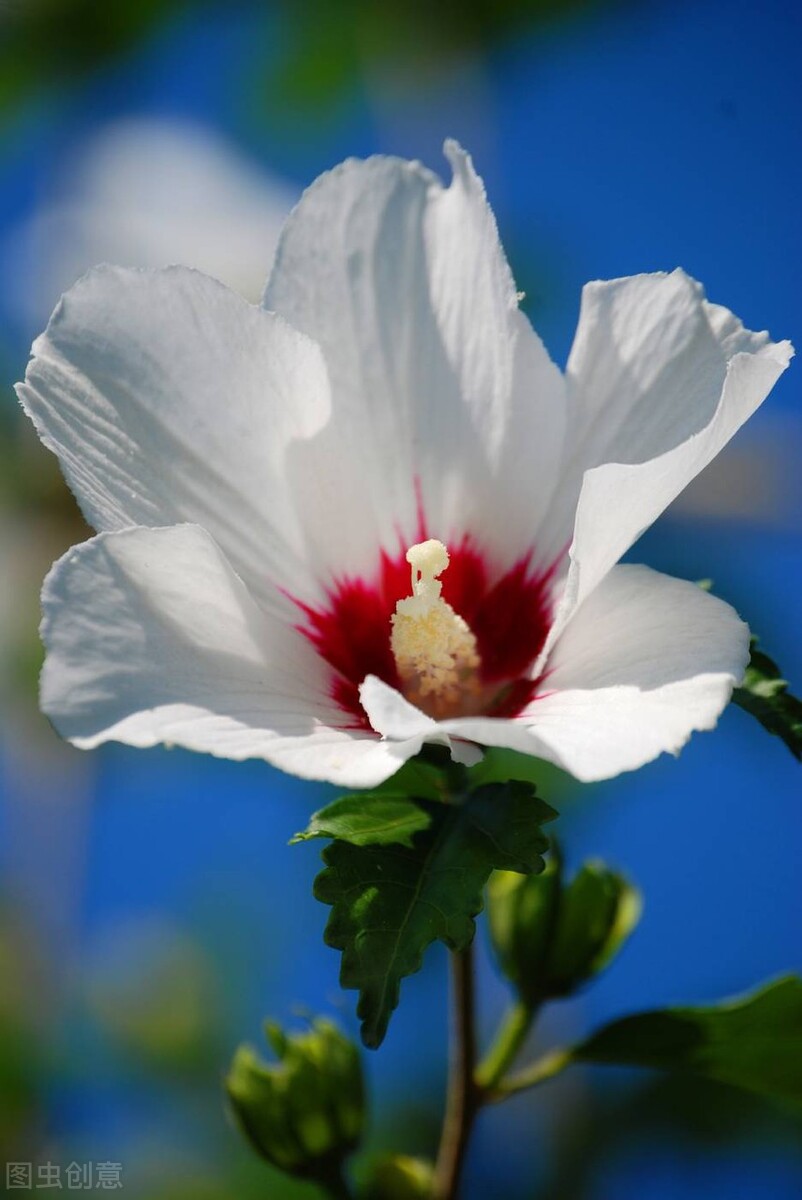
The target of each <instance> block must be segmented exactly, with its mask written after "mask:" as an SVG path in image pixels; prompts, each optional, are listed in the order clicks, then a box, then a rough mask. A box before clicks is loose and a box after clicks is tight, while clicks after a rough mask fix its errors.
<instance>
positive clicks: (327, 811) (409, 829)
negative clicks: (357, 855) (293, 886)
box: [290, 792, 432, 846]
mask: <svg viewBox="0 0 802 1200" xmlns="http://www.w3.org/2000/svg"><path fill="white" fill-rule="evenodd" d="M431 819H432V818H431V815H430V814H429V812H427V810H426V809H425V808H421V806H420V805H419V804H416V803H415V801H414V800H411V799H409V798H408V797H406V796H382V795H377V794H375V793H371V792H369V793H363V794H357V795H355V796H341V797H340V799H339V800H335V801H333V803H331V804H327V805H326V807H325V808H321V810H320V812H316V813H314V815H313V816H312V818H311V820H310V821H309V824H308V826H307V827H306V829H305V830H304V831H303V832H302V833H296V835H295V837H294V838H292V839H291V842H290V845H292V844H293V843H294V842H305V841H309V840H310V839H311V838H319V837H326V838H339V839H340V840H341V841H343V842H350V843H351V845H352V846H369V845H380V846H385V845H388V844H389V843H392V842H395V843H397V844H398V845H400V846H411V845H412V838H413V835H414V834H416V833H420V832H421V831H422V830H424V829H427V828H428V826H429V825H430V824H431Z"/></svg>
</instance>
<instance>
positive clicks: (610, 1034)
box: [570, 976, 802, 1106]
mask: <svg viewBox="0 0 802 1200" xmlns="http://www.w3.org/2000/svg"><path fill="white" fill-rule="evenodd" d="M570 1058H571V1061H574V1062H594V1063H612V1064H615V1065H618V1066H633V1067H654V1068H658V1069H663V1070H668V1071H689V1072H692V1073H694V1074H696V1075H702V1076H704V1077H705V1078H707V1079H715V1080H718V1081H719V1082H720V1083H729V1084H734V1085H735V1086H737V1087H742V1088H746V1089H747V1090H748V1091H752V1092H758V1093H760V1094H761V1095H764V1096H771V1097H773V1098H774V1099H776V1100H783V1101H786V1102H791V1103H792V1104H795V1105H798V1106H802V979H799V978H797V977H796V976H787V977H786V978H784V979H779V980H777V981H776V982H775V983H770V984H768V985H767V986H765V987H763V988H761V989H759V990H758V991H756V992H752V993H751V995H748V996H745V997H743V998H742V999H739V1000H735V1001H731V1002H729V1003H725V1004H719V1005H712V1006H710V1007H703V1008H668V1009H664V1010H662V1011H657V1012H648V1013H640V1014H638V1015H636V1016H632V1017H624V1018H623V1019H622V1020H620V1021H614V1022H613V1023H612V1024H611V1025H607V1026H605V1028H603V1029H601V1030H600V1031H599V1032H598V1033H596V1034H594V1035H593V1036H592V1037H590V1038H589V1039H588V1040H587V1041H586V1042H583V1043H582V1044H581V1045H579V1046H576V1047H574V1048H573V1049H572V1050H571V1052H570Z"/></svg>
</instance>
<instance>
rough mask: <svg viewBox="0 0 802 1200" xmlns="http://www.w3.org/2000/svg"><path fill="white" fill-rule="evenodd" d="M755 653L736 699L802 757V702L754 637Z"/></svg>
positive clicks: (794, 754) (741, 706) (752, 655)
mask: <svg viewBox="0 0 802 1200" xmlns="http://www.w3.org/2000/svg"><path fill="white" fill-rule="evenodd" d="M751 647H752V653H751V657H750V659H749V666H748V667H747V668H746V675H745V676H744V681H743V683H742V684H741V686H740V687H737V688H736V689H735V691H734V692H733V693H732V699H733V701H734V703H735V704H737V705H738V706H739V707H740V708H743V709H745V710H746V712H748V713H751V714H752V716H753V717H757V719H758V721H760V724H761V725H762V726H763V728H764V729H767V730H768V732H769V733H773V734H775V735H776V736H777V737H779V738H782V740H783V741H784V742H785V744H786V746H787V747H788V749H789V750H790V751H791V753H792V754H793V756H794V758H796V759H802V701H800V700H798V699H797V698H796V696H792V695H791V693H790V692H789V691H788V682H787V680H785V679H783V677H782V674H781V673H780V668H779V667H778V666H777V664H776V663H775V662H773V661H772V660H771V659H770V658H769V656H768V655H767V654H764V653H763V651H762V650H758V648H757V638H752V643H751Z"/></svg>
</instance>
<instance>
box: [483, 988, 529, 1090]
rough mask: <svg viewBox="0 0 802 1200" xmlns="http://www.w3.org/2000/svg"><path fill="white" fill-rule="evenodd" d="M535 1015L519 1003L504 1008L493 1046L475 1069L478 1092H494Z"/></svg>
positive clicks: (521, 1043) (513, 1059)
mask: <svg viewBox="0 0 802 1200" xmlns="http://www.w3.org/2000/svg"><path fill="white" fill-rule="evenodd" d="M535 1013H536V1009H534V1008H532V1007H530V1006H529V1005H527V1004H524V1003H523V1002H522V1001H520V1000H519V1001H518V1002H517V1003H515V1004H513V1005H511V1006H510V1007H509V1008H508V1009H507V1012H506V1014H505V1016H504V1019H503V1021H502V1023H501V1026H500V1027H499V1030H498V1033H497V1034H496V1038H495V1041H494V1042H493V1045H492V1046H491V1047H490V1049H489V1050H488V1052H487V1054H486V1055H485V1056H484V1058H483V1059H482V1061H481V1062H480V1063H479V1065H478V1067H477V1068H476V1073H475V1079H476V1084H477V1086H478V1087H479V1089H480V1090H481V1091H482V1092H492V1091H494V1090H495V1089H496V1087H497V1086H498V1084H499V1083H500V1081H501V1080H502V1078H503V1077H504V1076H505V1075H506V1073H507V1071H508V1070H509V1069H510V1067H511V1066H512V1064H513V1062H514V1061H515V1058H516V1056H517V1054H518V1051H519V1050H520V1049H521V1047H522V1046H523V1044H524V1042H525V1040H526V1035H527V1034H528V1033H529V1030H530V1029H531V1027H532V1022H533V1021H534V1019H535Z"/></svg>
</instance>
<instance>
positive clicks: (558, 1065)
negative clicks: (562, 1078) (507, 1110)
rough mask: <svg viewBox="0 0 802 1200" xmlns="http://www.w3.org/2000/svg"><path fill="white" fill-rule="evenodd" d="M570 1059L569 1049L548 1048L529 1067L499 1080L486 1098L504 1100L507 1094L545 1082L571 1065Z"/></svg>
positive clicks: (514, 1093)
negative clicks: (546, 1051) (501, 1080)
mask: <svg viewBox="0 0 802 1200" xmlns="http://www.w3.org/2000/svg"><path fill="white" fill-rule="evenodd" d="M572 1061H573V1056H572V1054H571V1050H570V1049H557V1050H549V1052H548V1053H547V1054H544V1055H543V1057H542V1058H539V1059H538V1060H537V1062H534V1063H532V1065H531V1066H530V1067H525V1068H524V1070H523V1071H519V1072H518V1074H517V1075H510V1076H508V1078H507V1079H505V1080H504V1081H503V1082H499V1083H498V1084H497V1085H496V1087H495V1088H494V1089H493V1091H492V1092H491V1093H490V1094H489V1096H488V1099H489V1100H490V1101H492V1102H494V1103H495V1102H497V1101H499V1100H506V1099H507V1097H508V1096H514V1095H516V1094H517V1093H518V1092H523V1091H526V1090H527V1089H528V1088H532V1087H537V1085H538V1084H539V1083H545V1081H546V1080H547V1079H552V1078H553V1077H554V1076H555V1075H559V1074H560V1072H561V1071H564V1070H565V1068H566V1067H568V1066H570V1065H571V1063H572Z"/></svg>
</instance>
